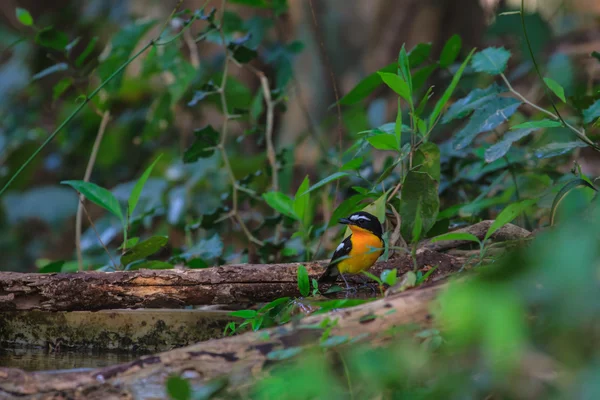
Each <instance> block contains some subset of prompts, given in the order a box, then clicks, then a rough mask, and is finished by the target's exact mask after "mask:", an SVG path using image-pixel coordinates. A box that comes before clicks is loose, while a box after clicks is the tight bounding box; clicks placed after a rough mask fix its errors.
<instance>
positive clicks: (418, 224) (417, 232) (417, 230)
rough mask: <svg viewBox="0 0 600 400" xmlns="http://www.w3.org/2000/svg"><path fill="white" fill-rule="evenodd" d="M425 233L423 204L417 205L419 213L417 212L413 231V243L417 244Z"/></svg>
mask: <svg viewBox="0 0 600 400" xmlns="http://www.w3.org/2000/svg"><path fill="white" fill-rule="evenodd" d="M422 232H423V220H422V218H421V203H420V202H419V203H417V212H415V219H414V223H413V229H412V243H417V242H418V241H419V239H420V238H421V233H422Z"/></svg>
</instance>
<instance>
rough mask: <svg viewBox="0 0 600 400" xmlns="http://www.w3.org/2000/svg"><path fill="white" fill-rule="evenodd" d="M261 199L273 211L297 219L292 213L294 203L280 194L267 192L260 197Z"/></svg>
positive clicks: (286, 196)
mask: <svg viewBox="0 0 600 400" xmlns="http://www.w3.org/2000/svg"><path fill="white" fill-rule="evenodd" d="M262 197H263V199H265V201H266V202H267V204H268V205H269V206H271V208H272V209H274V210H275V211H277V212H279V213H281V214H283V215H285V216H288V217H290V218H293V219H298V217H297V216H296V214H295V213H294V201H293V200H292V199H291V198H290V197H289V196H288V195H286V194H283V193H281V192H267V193H264V194H263V195H262Z"/></svg>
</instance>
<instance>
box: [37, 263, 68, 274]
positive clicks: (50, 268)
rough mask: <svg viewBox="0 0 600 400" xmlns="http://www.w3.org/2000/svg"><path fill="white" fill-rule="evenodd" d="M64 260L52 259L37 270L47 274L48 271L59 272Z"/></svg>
mask: <svg viewBox="0 0 600 400" xmlns="http://www.w3.org/2000/svg"><path fill="white" fill-rule="evenodd" d="M65 262H66V261H64V260H60V261H52V262H50V263H48V264H46V265H44V266H43V267H41V268H40V269H39V270H38V272H39V273H40V274H49V273H55V272H61V271H62V267H63V265H65Z"/></svg>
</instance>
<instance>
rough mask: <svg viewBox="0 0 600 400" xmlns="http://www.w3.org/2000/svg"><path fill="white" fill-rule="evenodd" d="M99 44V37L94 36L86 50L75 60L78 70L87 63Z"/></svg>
mask: <svg viewBox="0 0 600 400" xmlns="http://www.w3.org/2000/svg"><path fill="white" fill-rule="evenodd" d="M97 42H98V36H94V37H93V38H92V40H90V42H89V43H88V44H87V46H85V49H84V50H83V51H82V52H81V54H80V55H79V56H78V57H77V59H76V60H75V65H76V66H77V67H78V68H79V67H81V66H82V65H83V63H84V62H85V60H86V59H87V58H88V56H89V55H90V54H92V51H94V48H95V47H96V43H97Z"/></svg>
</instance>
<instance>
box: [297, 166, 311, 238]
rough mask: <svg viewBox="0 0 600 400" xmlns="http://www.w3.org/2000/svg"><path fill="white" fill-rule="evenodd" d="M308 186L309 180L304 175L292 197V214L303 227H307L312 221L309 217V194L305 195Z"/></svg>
mask: <svg viewBox="0 0 600 400" xmlns="http://www.w3.org/2000/svg"><path fill="white" fill-rule="evenodd" d="M309 186H310V180H309V178H308V175H306V177H305V178H304V180H303V181H302V184H300V186H299V187H298V190H297V191H296V196H295V197H294V214H295V215H296V217H297V218H298V220H299V221H300V222H301V223H302V224H303V225H304V226H309V225H310V221H311V220H312V218H311V215H310V214H311V212H310V193H307V191H308V188H309Z"/></svg>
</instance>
